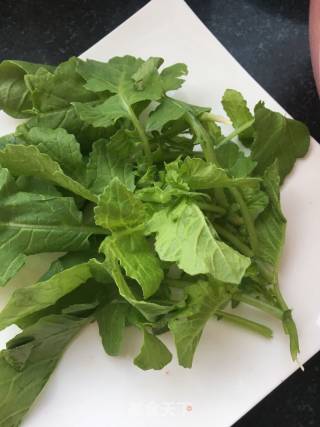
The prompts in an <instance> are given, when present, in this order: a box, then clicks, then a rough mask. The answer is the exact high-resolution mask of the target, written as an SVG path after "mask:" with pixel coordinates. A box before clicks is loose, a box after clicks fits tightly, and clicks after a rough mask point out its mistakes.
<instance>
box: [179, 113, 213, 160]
mask: <svg viewBox="0 0 320 427" xmlns="http://www.w3.org/2000/svg"><path fill="white" fill-rule="evenodd" d="M186 120H187V122H188V124H189V125H190V127H191V128H192V130H193V131H194V133H195V135H196V137H197V139H198V140H199V144H200V145H201V148H202V151H203V152H204V155H205V157H206V159H207V161H208V162H212V163H215V164H217V158H216V153H215V152H214V148H213V144H212V142H211V139H210V136H209V135H208V132H207V131H206V130H205V128H204V127H203V126H202V124H201V122H200V121H199V120H198V119H197V118H196V117H194V116H193V115H192V114H191V113H186Z"/></svg>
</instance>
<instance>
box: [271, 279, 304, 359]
mask: <svg viewBox="0 0 320 427" xmlns="http://www.w3.org/2000/svg"><path fill="white" fill-rule="evenodd" d="M272 289H273V291H274V294H275V297H276V298H277V301H278V303H279V305H280V307H281V308H282V310H283V316H282V324H283V329H284V331H285V333H286V334H287V335H288V336H289V340H290V353H291V357H292V360H293V361H295V360H297V356H298V353H300V346H299V337H298V331H297V327H296V324H295V322H294V320H293V317H292V313H291V310H290V309H289V307H288V305H287V303H286V302H285V300H284V298H283V296H282V294H281V292H280V288H279V284H278V282H275V283H274V284H273V288H272Z"/></svg>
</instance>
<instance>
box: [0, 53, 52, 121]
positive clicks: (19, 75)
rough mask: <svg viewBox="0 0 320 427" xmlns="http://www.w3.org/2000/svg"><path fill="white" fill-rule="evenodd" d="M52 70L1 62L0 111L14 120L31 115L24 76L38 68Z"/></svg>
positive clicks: (48, 67) (9, 61) (21, 62)
mask: <svg viewBox="0 0 320 427" xmlns="http://www.w3.org/2000/svg"><path fill="white" fill-rule="evenodd" d="M40 67H41V68H44V69H48V70H53V67H50V66H49V65H40V64H32V63H31V62H26V61H12V60H7V61H2V62H1V64H0V109H1V110H3V111H5V112H6V113H7V114H9V115H10V116H13V117H16V118H24V117H30V115H32V113H31V111H30V110H31V109H32V102H31V97H30V92H29V90H28V88H27V86H26V84H25V81H24V77H25V75H26V74H34V73H35V72H36V71H37V70H38V69H39V68H40Z"/></svg>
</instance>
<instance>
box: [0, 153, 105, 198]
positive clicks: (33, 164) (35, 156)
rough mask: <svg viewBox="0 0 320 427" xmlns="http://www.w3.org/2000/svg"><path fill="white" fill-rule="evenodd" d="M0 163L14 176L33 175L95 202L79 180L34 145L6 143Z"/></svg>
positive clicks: (93, 196)
mask: <svg viewBox="0 0 320 427" xmlns="http://www.w3.org/2000/svg"><path fill="white" fill-rule="evenodd" d="M0 163H1V165H2V166H3V167H5V168H8V169H9V170H10V172H11V173H12V174H13V175H14V176H19V175H24V176H35V177H39V178H42V179H45V180H48V181H51V182H54V183H55V184H56V185H59V186H60V187H63V188H66V189H67V190H70V191H72V192H73V193H75V194H78V195H79V196H81V197H83V198H84V199H87V200H90V201H93V202H96V201H97V197H96V196H95V195H93V194H92V193H91V192H90V191H89V190H87V189H86V188H85V187H84V186H83V185H81V184H80V183H79V182H77V181H75V180H73V179H72V178H70V177H69V176H67V175H65V174H64V172H63V170H62V169H61V167H60V165H59V163H57V162H55V161H54V160H52V159H51V157H49V156H48V155H47V154H44V153H41V152H40V150H39V149H38V148H37V147H35V146H34V145H29V146H25V145H7V146H6V147H5V148H4V150H1V151H0Z"/></svg>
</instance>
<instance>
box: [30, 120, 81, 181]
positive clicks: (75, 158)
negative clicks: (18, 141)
mask: <svg viewBox="0 0 320 427" xmlns="http://www.w3.org/2000/svg"><path fill="white" fill-rule="evenodd" d="M23 138H24V139H25V141H26V143H27V144H28V145H35V146H36V147H37V148H38V149H39V151H40V152H41V153H45V154H48V155H49V156H50V157H51V158H52V160H54V161H56V162H58V163H59V165H60V166H61V168H62V170H63V171H64V172H65V173H66V174H67V175H69V176H71V177H73V178H74V179H79V178H80V177H81V175H82V172H83V170H84V168H85V165H84V162H83V159H82V154H81V152H80V145H79V143H78V142H77V140H76V139H75V137H74V135H71V134H69V133H68V132H67V131H66V130H64V129H62V128H58V129H50V128H38V127H34V128H31V129H30V130H29V131H28V132H25V133H24V135H23Z"/></svg>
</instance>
